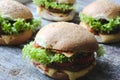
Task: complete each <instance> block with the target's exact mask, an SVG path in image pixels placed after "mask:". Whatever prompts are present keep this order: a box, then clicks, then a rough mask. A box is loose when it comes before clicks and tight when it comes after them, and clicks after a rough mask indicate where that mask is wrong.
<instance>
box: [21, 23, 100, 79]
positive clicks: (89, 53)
mask: <svg viewBox="0 0 120 80" xmlns="http://www.w3.org/2000/svg"><path fill="white" fill-rule="evenodd" d="M101 51H102V48H100V49H98V44H97V41H96V39H95V38H94V36H93V35H92V34H91V33H90V32H88V31H87V30H85V29H84V28H82V27H80V26H79V25H77V24H73V23H67V22H57V23H51V24H49V25H46V26H45V27H43V28H42V29H41V30H40V31H39V32H38V33H37V35H36V37H35V40H34V42H31V43H30V44H28V45H26V46H24V48H23V50H22V52H23V57H24V58H26V57H28V58H30V59H31V60H32V62H33V64H34V65H35V66H36V67H37V68H38V69H39V70H40V71H41V72H42V73H44V74H46V75H48V76H50V77H52V78H54V79H57V80H75V79H77V78H79V77H81V76H84V75H85V74H86V73H88V72H89V71H90V70H91V69H92V68H93V67H94V66H95V58H94V53H95V52H98V56H101V55H102V53H101Z"/></svg>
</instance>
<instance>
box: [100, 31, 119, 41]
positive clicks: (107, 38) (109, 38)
mask: <svg viewBox="0 0 120 80" xmlns="http://www.w3.org/2000/svg"><path fill="white" fill-rule="evenodd" d="M100 37H101V39H102V42H104V43H112V42H118V41H120V32H119V33H116V34H109V35H107V34H100Z"/></svg>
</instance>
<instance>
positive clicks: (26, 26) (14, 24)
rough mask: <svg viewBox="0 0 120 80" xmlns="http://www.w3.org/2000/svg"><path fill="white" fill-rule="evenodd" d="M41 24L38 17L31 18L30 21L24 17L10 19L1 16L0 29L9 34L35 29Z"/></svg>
mask: <svg viewBox="0 0 120 80" xmlns="http://www.w3.org/2000/svg"><path fill="white" fill-rule="evenodd" d="M39 25H40V20H38V19H31V20H29V21H25V20H24V19H15V20H8V19H5V18H2V17H1V16H0V29H1V30H2V31H3V32H4V34H7V35H12V34H19V33H20V32H23V31H27V30H34V29H35V28H36V27H38V26H39Z"/></svg>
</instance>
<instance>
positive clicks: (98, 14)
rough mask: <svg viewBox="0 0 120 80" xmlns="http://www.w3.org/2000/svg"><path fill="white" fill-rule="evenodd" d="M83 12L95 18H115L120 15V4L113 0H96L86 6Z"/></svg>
mask: <svg viewBox="0 0 120 80" xmlns="http://www.w3.org/2000/svg"><path fill="white" fill-rule="evenodd" d="M82 13H84V14H85V15H88V16H92V17H94V18H103V19H104V18H105V19H109V18H115V17H117V16H120V5H118V4H117V3H115V1H113V0H96V1H94V2H93V3H91V4H89V5H88V6H86V7H85V8H84V9H83V11H82Z"/></svg>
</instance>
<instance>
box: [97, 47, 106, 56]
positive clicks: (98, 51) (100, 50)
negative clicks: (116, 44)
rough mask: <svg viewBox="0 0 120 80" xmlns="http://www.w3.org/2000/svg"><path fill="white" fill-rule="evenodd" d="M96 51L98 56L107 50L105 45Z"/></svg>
mask: <svg viewBox="0 0 120 80" xmlns="http://www.w3.org/2000/svg"><path fill="white" fill-rule="evenodd" d="M96 53H97V57H101V56H104V54H105V50H104V48H103V46H99V48H98V50H97V52H96Z"/></svg>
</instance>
